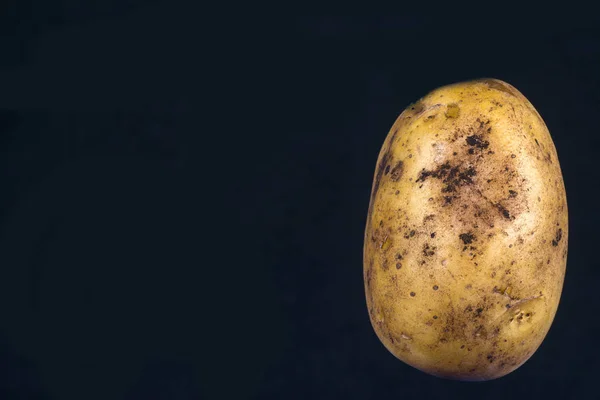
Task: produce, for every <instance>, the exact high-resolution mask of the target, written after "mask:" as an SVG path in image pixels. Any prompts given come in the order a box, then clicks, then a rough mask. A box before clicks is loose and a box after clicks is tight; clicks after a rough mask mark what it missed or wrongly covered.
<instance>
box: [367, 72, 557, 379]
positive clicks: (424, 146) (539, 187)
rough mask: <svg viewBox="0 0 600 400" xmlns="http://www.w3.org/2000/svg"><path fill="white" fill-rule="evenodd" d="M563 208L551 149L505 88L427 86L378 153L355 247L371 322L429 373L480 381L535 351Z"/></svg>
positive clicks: (551, 298) (395, 350) (553, 277)
mask: <svg viewBox="0 0 600 400" xmlns="http://www.w3.org/2000/svg"><path fill="white" fill-rule="evenodd" d="M567 223H568V215H567V201H566V194H565V187H564V182H563V178H562V174H561V170H560V166H559V162H558V157H557V154H556V149H555V147H554V143H553V142H552V138H551V137H550V133H549V132H548V129H547V127H546V125H545V124H544V121H543V120H542V118H541V117H540V115H539V114H538V112H537V111H536V110H535V108H534V107H533V106H532V105H531V103H530V102H529V101H528V100H527V99H526V98H525V97H524V96H523V95H522V94H521V93H520V92H519V91H518V90H517V89H515V88H514V87H513V86H511V85H509V84H507V83H505V82H502V81H500V80H496V79H480V80H475V81H470V82H463V83H457V84H453V85H449V86H444V87H441V88H439V89H436V90H434V91H432V92H431V93H429V94H428V95H426V96H425V97H423V98H422V99H421V100H419V101H418V102H417V103H415V104H413V105H412V106H410V107H408V108H407V109H406V110H404V112H403V113H402V114H401V115H400V116H399V117H398V119H397V120H396V122H395V123H394V125H393V126H392V129H391V130H390V133H389V134H388V136H387V138H386V139H385V142H384V143H383V147H382V149H381V152H380V154H379V158H378V162H377V168H376V171H375V177H374V182H373V188H372V193H371V200H370V205H369V211H368V217H367V226H366V230H365V243H364V280H365V291H366V300H367V307H368V311H369V315H370V319H371V323H372V325H373V328H374V330H375V332H376V333H377V336H378V337H379V339H380V340H381V342H382V343H383V344H384V346H385V347H386V348H387V349H388V350H389V351H390V352H392V354H394V355H395V356H396V357H398V358H399V359H400V360H402V361H404V362H405V363H407V364H409V365H411V366H413V367H415V368H418V369H419V370H422V371H424V372H427V373H429V374H432V375H435V376H439V377H445V378H451V379H459V380H474V381H475V380H489V379H494V378H498V377H501V376H503V375H506V374H508V373H510V372H511V371H514V370H515V369H517V368H518V367H519V366H521V365H522V364H523V363H524V362H525V361H527V360H528V359H529V357H531V355H532V354H533V353H534V352H535V351H536V350H537V348H538V347H539V346H540V344H541V342H542V340H543V339H544V337H545V336H546V334H547V332H548V330H549V328H550V325H551V324H552V321H553V319H554V316H555V314H556V310H557V307H558V303H559V300H560V295H561V290H562V286H563V280H564V275H565V267H566V259H567V240H568V225H567Z"/></svg>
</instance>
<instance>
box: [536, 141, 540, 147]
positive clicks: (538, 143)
mask: <svg viewBox="0 0 600 400" xmlns="http://www.w3.org/2000/svg"><path fill="white" fill-rule="evenodd" d="M535 144H537V145H538V147H539V146H540V142H538V140H537V139H535Z"/></svg>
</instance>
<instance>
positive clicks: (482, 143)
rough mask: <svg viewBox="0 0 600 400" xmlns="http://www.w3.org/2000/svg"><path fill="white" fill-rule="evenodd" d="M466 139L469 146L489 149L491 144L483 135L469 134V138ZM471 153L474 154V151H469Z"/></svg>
mask: <svg viewBox="0 0 600 400" xmlns="http://www.w3.org/2000/svg"><path fill="white" fill-rule="evenodd" d="M465 140H466V142H467V144H468V145H469V146H471V147H476V148H479V149H482V150H483V149H487V148H488V147H489V145H490V142H488V141H487V140H484V139H483V138H482V136H481V135H471V136H467V138H466V139H465ZM469 153H470V154H473V153H472V152H469Z"/></svg>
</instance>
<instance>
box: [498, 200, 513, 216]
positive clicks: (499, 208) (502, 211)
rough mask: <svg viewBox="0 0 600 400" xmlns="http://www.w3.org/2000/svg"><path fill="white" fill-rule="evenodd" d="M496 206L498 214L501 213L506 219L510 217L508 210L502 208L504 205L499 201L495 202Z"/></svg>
mask: <svg viewBox="0 0 600 400" xmlns="http://www.w3.org/2000/svg"><path fill="white" fill-rule="evenodd" d="M496 208H497V209H498V211H500V214H502V216H503V217H504V218H506V219H510V213H509V212H508V210H507V209H506V208H504V206H503V205H502V204H500V203H498V204H496Z"/></svg>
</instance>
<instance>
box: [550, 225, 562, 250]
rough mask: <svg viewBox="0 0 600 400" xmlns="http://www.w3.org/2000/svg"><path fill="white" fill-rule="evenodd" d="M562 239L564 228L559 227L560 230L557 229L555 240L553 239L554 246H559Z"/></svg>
mask: <svg viewBox="0 0 600 400" xmlns="http://www.w3.org/2000/svg"><path fill="white" fill-rule="evenodd" d="M561 239H562V229H561V228H558V230H557V231H556V237H555V238H554V240H552V246H554V247H556V246H558V242H560V240H561Z"/></svg>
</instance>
